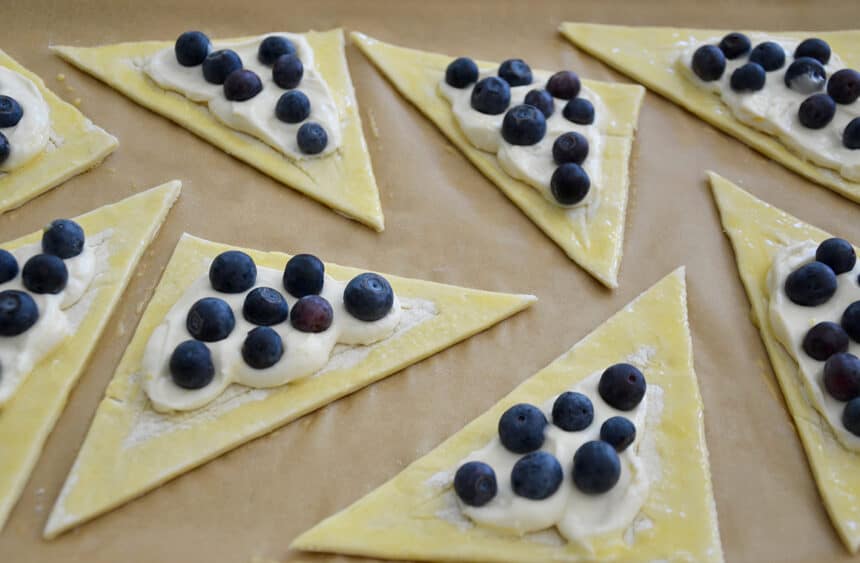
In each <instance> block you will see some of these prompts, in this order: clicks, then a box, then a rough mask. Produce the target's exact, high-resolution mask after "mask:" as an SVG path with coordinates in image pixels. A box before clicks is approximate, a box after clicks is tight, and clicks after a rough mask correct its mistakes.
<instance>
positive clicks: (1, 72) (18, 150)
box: [0, 66, 51, 172]
mask: <svg viewBox="0 0 860 563" xmlns="http://www.w3.org/2000/svg"><path fill="white" fill-rule="evenodd" d="M0 95H3V96H9V97H11V98H14V99H15V100H16V101H17V102H18V104H20V106H21V109H22V110H23V112H24V113H23V115H22V117H21V120H20V121H19V122H18V123H17V124H16V125H13V126H12V127H0V133H3V134H4V135H5V136H6V139H8V141H9V156H8V157H7V158H6V160H5V161H3V162H2V163H0V172H11V171H12V170H15V169H16V168H20V167H21V166H23V165H25V164H27V163H28V162H30V161H31V160H33V158H35V157H36V156H37V155H38V154H40V153H41V152H42V151H43V150H45V147H46V146H47V144H48V140H49V139H50V137H51V112H50V109H49V108H48V103H47V102H46V101H45V98H44V97H42V93H41V92H40V91H39V88H38V87H37V86H36V84H34V83H33V81H32V80H30V79H29V78H27V77H25V76H23V75H21V74H18V73H17V72H15V71H13V70H10V69H8V68H6V67H3V66H0Z"/></svg>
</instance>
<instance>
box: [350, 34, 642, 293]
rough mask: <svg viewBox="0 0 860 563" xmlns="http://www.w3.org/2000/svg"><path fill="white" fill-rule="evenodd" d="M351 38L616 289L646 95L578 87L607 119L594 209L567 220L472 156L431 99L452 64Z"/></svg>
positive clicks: (482, 165)
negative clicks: (595, 98) (593, 97)
mask: <svg viewBox="0 0 860 563" xmlns="http://www.w3.org/2000/svg"><path fill="white" fill-rule="evenodd" d="M351 37H352V40H353V42H354V43H355V44H356V45H358V47H359V48H360V49H361V50H362V51H363V52H364V54H365V55H367V57H368V58H369V59H370V60H371V61H372V62H373V64H374V65H376V67H377V68H379V70H380V71H381V72H382V73H383V74H384V75H385V77H386V78H387V79H388V80H389V81H390V82H391V83H392V84H393V85H394V87H395V88H397V90H398V91H399V92H400V93H401V94H402V95H403V96H404V97H405V98H406V99H407V100H409V101H410V102H412V103H413V104H414V105H415V106H416V107H417V108H418V109H419V110H421V112H422V113H423V114H424V115H425V116H427V118H429V119H430V120H431V121H432V122H433V123H434V124H436V126H437V127H438V128H439V129H441V130H442V132H443V133H444V134H445V135H446V136H447V137H448V139H449V140H450V141H451V142H452V143H453V144H454V145H455V146H456V147H457V148H458V149H459V150H460V151H461V152H462V153H463V154H464V155H465V156H466V158H468V159H469V160H470V161H471V162H472V164H474V165H475V166H476V167H477V168H478V170H480V171H481V172H482V173H483V174H484V175H485V176H486V177H487V178H489V179H490V181H492V182H493V183H494V184H496V186H498V187H499V189H501V190H502V192H504V194H505V195H506V196H508V198H510V200H511V201H513V202H514V203H515V204H516V205H517V207H519V208H520V209H521V210H522V211H523V212H524V213H525V214H526V215H527V216H528V217H529V218H530V219H531V220H532V221H533V222H534V223H535V224H536V225H537V226H538V227H539V228H540V229H541V230H542V231H543V232H544V233H545V234H546V235H547V236H548V237H550V238H551V239H552V240H553V241H555V243H556V244H558V245H559V246H560V247H561V248H562V250H564V252H565V253H566V254H567V255H568V256H569V257H570V258H571V259H572V260H573V261H575V262H576V263H578V264H579V265H580V266H582V267H583V268H584V269H585V270H586V271H588V272H589V273H590V274H591V275H592V276H594V277H595V278H597V280H598V281H600V282H601V283H603V284H604V285H606V286H607V287H610V288H615V287H618V270H619V268H620V267H621V255H622V252H623V244H624V221H625V215H626V210H627V199H628V195H627V194H628V190H629V184H630V176H629V170H628V169H629V161H630V151H631V147H632V145H633V136H634V133H635V131H636V124H637V121H638V118H639V108H640V106H641V105H642V98H643V96H644V89H642V88H641V87H640V86H631V85H629V84H612V83H608V82H594V81H590V80H585V81H583V83H584V84H585V85H586V86H587V87H588V88H590V89H591V90H593V91H594V92H596V93H597V94H598V95H600V97H601V98H602V100H603V102H604V104H605V105H606V108H607V109H608V110H609V111H610V112H611V114H612V115H611V118H610V119H607V120H604V123H607V124H608V127H607V128H606V130H604V131H601V133H602V134H603V135H604V136H605V148H604V153H603V157H602V158H603V162H602V166H601V177H602V179H603V180H602V182H601V185H600V205H599V206H598V207H597V211H596V213H594V214H593V216H590V217H588V218H587V219H586V218H584V217H580V218H576V219H572V218H571V215H570V210H569V209H565V208H563V207H559V206H557V205H553V204H552V203H550V202H549V201H547V200H546V199H545V198H544V197H543V196H542V195H541V194H540V193H539V192H538V191H537V190H536V189H534V188H533V187H531V186H529V185H528V184H526V183H524V182H521V181H519V180H516V179H514V178H513V177H511V176H510V175H509V174H508V173H507V172H505V171H504V170H503V169H502V167H501V165H500V164H499V162H498V159H497V158H496V156H495V155H493V154H490V153H487V152H484V151H481V150H479V149H477V148H475V147H474V146H473V145H472V144H471V143H470V142H469V140H468V139H467V138H466V136H465V135H464V134H463V132H462V131H461V130H460V127H459V126H458V125H457V121H456V119H455V118H454V114H453V112H452V111H451V107H450V104H449V103H448V102H447V101H446V100H445V99H444V98H442V96H440V95H439V94H438V91H437V87H438V84H439V82H440V81H441V80H442V79H443V77H444V76H445V68H446V67H447V66H448V63H450V62H451V60H452V59H453V57H450V56H448V55H442V54H439V53H430V52H427V51H419V50H416V49H407V48H404V47H398V46H396V45H391V44H389V43H384V42H382V41H378V40H376V39H373V38H372V37H368V36H367V35H364V34H362V33H357V32H353V33H352V35H351ZM476 62H477V63H478V65H480V66H498V63H490V62H485V61H476ZM580 211H582V210H580ZM580 215H583V214H581V213H580Z"/></svg>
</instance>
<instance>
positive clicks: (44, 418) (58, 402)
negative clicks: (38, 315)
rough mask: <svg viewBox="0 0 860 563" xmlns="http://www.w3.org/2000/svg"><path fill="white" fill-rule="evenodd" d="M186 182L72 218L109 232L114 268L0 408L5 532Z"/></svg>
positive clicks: (0, 503) (30, 239)
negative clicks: (75, 322)
mask: <svg viewBox="0 0 860 563" xmlns="http://www.w3.org/2000/svg"><path fill="white" fill-rule="evenodd" d="M181 185H182V184H181V183H180V182H179V181H176V180H174V181H172V182H168V183H166V184H163V185H161V186H158V187H156V188H152V189H150V190H148V191H145V192H142V193H140V194H137V195H135V196H132V197H129V198H127V199H124V200H122V201H120V202H118V203H115V204H112V205H106V206H104V207H100V208H99V209H96V210H95V211H91V212H89V213H87V214H85V215H81V216H80V217H76V218H75V221H77V222H78V223H79V224H80V225H81V226H82V227H83V228H84V232H86V233H87V234H88V235H94V234H97V233H100V232H104V231H105V230H108V229H110V231H111V235H110V238H109V239H108V243H107V244H108V253H109V255H110V263H109V264H108V267H107V269H106V270H104V273H103V274H102V275H100V276H98V277H97V278H96V279H95V281H94V282H93V286H92V288H91V289H90V290H88V291H96V292H97V293H96V294H95V296H94V298H93V301H92V303H91V304H90V307H89V310H88V311H87V314H86V316H85V317H84V319H83V321H82V322H81V324H80V326H79V327H78V329H77V331H76V332H75V333H74V334H73V335H72V336H69V337H68V338H67V339H66V340H64V341H63V342H62V343H61V344H60V345H59V346H58V347H57V349H56V350H55V351H54V352H52V353H51V354H50V355H48V356H47V357H45V358H44V359H43V360H42V361H41V362H39V364H38V365H37V366H36V367H35V368H34V369H33V371H32V372H31V373H30V376H29V377H28V378H27V379H26V381H25V382H24V383H23V384H22V385H21V387H20V388H19V389H18V391H17V392H16V393H15V395H14V396H13V397H12V399H11V400H10V402H9V403H8V404H7V405H5V406H4V407H3V408H2V409H0V529H2V527H3V524H4V523H5V521H6V518H7V517H8V516H9V513H10V511H11V510H12V507H13V506H14V504H15V501H16V500H17V499H18V497H19V496H20V494H21V491H22V490H23V488H24V485H25V484H26V483H27V479H28V478H29V476H30V473H31V472H32V470H33V467H34V466H35V464H36V460H37V459H38V457H39V453H40V452H41V451H42V446H43V445H44V443H45V440H46V439H47V438H48V434H50V433H51V430H52V429H53V427H54V424H55V423H56V421H57V418H59V416H60V413H62V412H63V407H65V405H66V400H67V398H68V396H69V393H70V392H71V390H72V389H73V388H74V386H75V383H77V381H78V378H79V377H80V375H81V373H82V371H83V369H84V367H85V366H86V364H87V360H88V359H89V357H90V354H91V353H92V351H93V349H94V348H95V346H96V343H97V342H98V340H99V337H100V336H101V333H102V331H103V330H104V328H105V326H106V325H107V322H108V320H109V319H110V316H111V313H112V312H113V308H114V306H115V305H116V303H117V302H118V301H119V298H120V296H121V295H122V293H123V291H124V290H125V287H126V285H128V281H129V279H131V274H132V272H133V271H134V268H135V266H137V262H138V260H139V259H140V257H141V256H142V255H143V253H144V251H145V250H146V248H147V246H149V243H150V242H151V241H152V239H153V238H154V237H155V235H156V233H158V230H159V228H160V227H161V224H162V223H163V222H164V219H165V217H166V216H167V212H168V211H169V210H170V207H171V206H172V205H173V202H174V201H175V200H176V198H177V197H178V196H179V190H180V188H181ZM41 237H42V232H41V231H39V232H36V233H32V234H30V235H27V236H25V237H22V238H19V239H17V240H14V241H11V242H8V243H3V244H0V248H4V249H7V250H13V249H15V248H18V247H21V246H24V245H27V244H32V243H34V242H38V241H40V240H41Z"/></svg>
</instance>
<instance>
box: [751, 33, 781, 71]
mask: <svg viewBox="0 0 860 563" xmlns="http://www.w3.org/2000/svg"><path fill="white" fill-rule="evenodd" d="M750 62H752V63H758V64H760V65H761V67H762V68H763V69H764V70H765V71H767V72H771V71H774V70H779V69H781V68H782V66H783V65H784V64H785V51H783V50H782V47H781V46H780V45H779V44H778V43H774V42H773V41H765V42H763V43H759V44H758V45H756V46H755V47H753V50H752V51H751V52H750Z"/></svg>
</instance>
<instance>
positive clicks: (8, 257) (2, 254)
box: [0, 248, 18, 283]
mask: <svg viewBox="0 0 860 563" xmlns="http://www.w3.org/2000/svg"><path fill="white" fill-rule="evenodd" d="M17 275H18V260H17V259H15V255H14V254H12V253H11V252H9V251H8V250H3V249H2V248H0V283H6V282H7V281H10V280H13V279H15V276H17Z"/></svg>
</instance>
